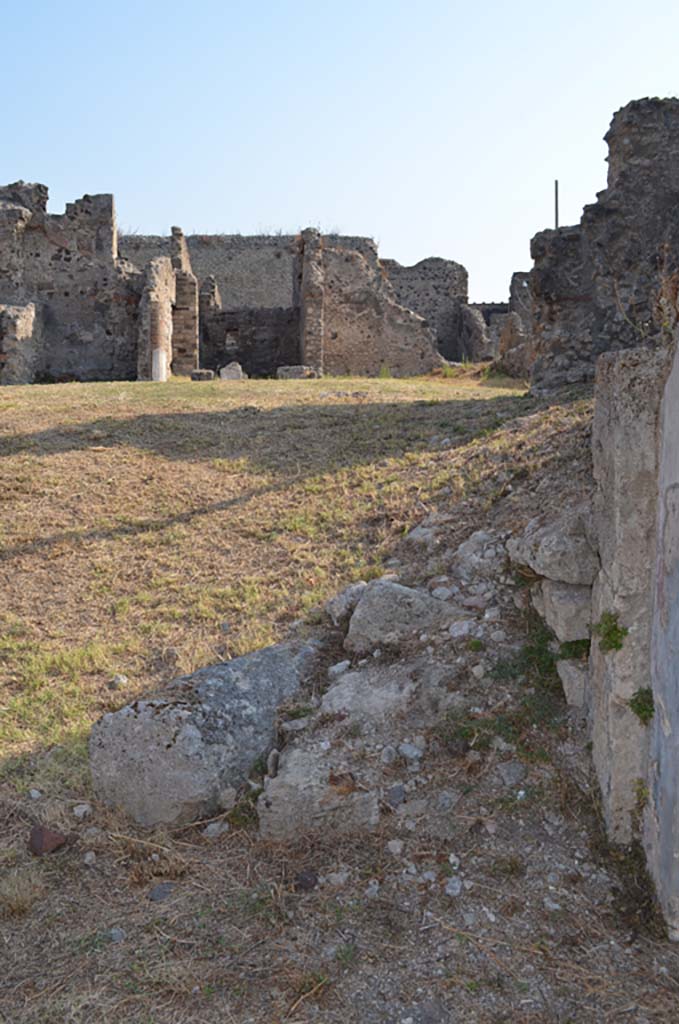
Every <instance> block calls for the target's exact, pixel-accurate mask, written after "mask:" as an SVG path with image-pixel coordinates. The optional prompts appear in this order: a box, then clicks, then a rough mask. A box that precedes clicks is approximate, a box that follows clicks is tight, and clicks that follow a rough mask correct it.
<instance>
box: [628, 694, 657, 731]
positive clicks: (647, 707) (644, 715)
mask: <svg viewBox="0 0 679 1024" xmlns="http://www.w3.org/2000/svg"><path fill="white" fill-rule="evenodd" d="M627 703H628V705H629V708H630V710H631V711H633V712H634V714H635V715H636V716H637V718H638V719H639V721H641V722H643V723H644V725H648V723H649V722H650V721H651V719H652V718H653V714H654V712H655V705H654V703H653V691H652V690H651V689H650V687H648V686H645V687H644V688H643V689H640V690H637V692H636V693H634V694H633V695H632V696H631V697H630V699H629V700H628V701H627Z"/></svg>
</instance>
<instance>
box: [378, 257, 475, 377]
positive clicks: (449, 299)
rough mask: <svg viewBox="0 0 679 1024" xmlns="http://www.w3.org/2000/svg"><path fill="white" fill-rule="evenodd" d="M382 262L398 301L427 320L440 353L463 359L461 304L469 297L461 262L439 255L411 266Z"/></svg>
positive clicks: (394, 261)
mask: <svg viewBox="0 0 679 1024" xmlns="http://www.w3.org/2000/svg"><path fill="white" fill-rule="evenodd" d="M380 262H381V264H382V267H383V268H384V270H385V271H386V273H387V276H388V278H389V281H390V282H391V285H392V288H393V289H394V294H395V296H396V299H397V301H398V302H399V303H400V305H402V306H405V307H406V308H407V309H412V310H413V312H414V313H418V314H419V316H421V317H423V318H424V319H425V320H426V321H427V325H428V326H429V327H430V328H431V329H432V331H433V332H434V335H435V336H436V343H437V345H438V349H439V352H440V353H441V355H443V356H445V358H446V359H452V360H459V359H461V358H462V356H463V352H462V351H461V346H460V330H461V311H460V307H461V305H462V304H464V303H466V302H467V298H468V278H467V271H466V269H465V268H464V267H463V266H462V265H461V264H460V263H455V262H453V261H452V260H444V259H439V258H438V257H432V258H430V259H425V260H420V262H419V263H416V264H415V265H414V266H412V267H405V266H402V265H401V264H400V263H398V262H397V261H396V260H386V259H383V260H381V261H380Z"/></svg>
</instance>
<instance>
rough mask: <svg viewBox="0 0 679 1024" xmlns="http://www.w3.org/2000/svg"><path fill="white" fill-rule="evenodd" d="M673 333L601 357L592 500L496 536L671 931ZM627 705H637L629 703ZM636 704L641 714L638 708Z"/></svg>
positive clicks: (676, 392)
mask: <svg viewBox="0 0 679 1024" xmlns="http://www.w3.org/2000/svg"><path fill="white" fill-rule="evenodd" d="M678 410H679V330H677V329H676V328H675V331H674V337H673V338H672V340H671V341H669V342H668V343H666V344H664V345H662V346H659V347H658V348H657V349H656V350H649V349H648V348H643V347H639V348H636V349H630V350H623V351H620V352H608V353H604V354H603V355H602V356H601V358H600V359H599V361H598V363H597V368H596V383H595V407H594V422H593V432H592V453H593V470H594V484H595V490H594V500H593V508H592V513H591V515H590V514H589V512H588V505H587V503H585V504H583V505H582V506H581V507H579V508H567V509H564V510H563V512H562V514H561V516H560V518H559V519H558V520H557V521H553V522H550V523H546V524H540V523H538V521H534V522H532V523H529V524H528V527H527V528H526V530H525V531H524V532H523V533H522V534H521V535H519V536H517V537H513V538H512V539H511V540H510V541H509V542H508V544H507V549H508V552H509V555H510V557H511V558H512V560H513V561H514V562H515V563H517V564H519V565H526V566H529V567H530V568H531V569H532V570H533V572H534V573H536V574H537V575H538V576H539V577H540V579H539V581H538V582H537V583H536V584H535V585H534V586H533V588H532V591H533V592H532V600H533V604H534V605H535V607H536V608H537V610H538V612H539V613H540V614H541V615H542V616H543V617H544V619H545V620H546V622H547V624H548V625H549V626H550V628H551V629H552V630H553V631H554V633H555V636H556V639H557V641H559V642H560V643H562V644H563V643H568V642H570V641H573V640H585V639H587V638H591V642H590V652H589V658H588V661H587V662H584V661H583V660H581V659H574V660H568V661H566V660H564V661H559V662H558V665H557V668H558V670H559V675H560V677H561V680H562V683H563V686H564V692H565V695H566V699H567V701H568V703H569V704H571V705H572V706H573V707H574V709H575V710H576V711H577V713H578V714H579V715H580V716H582V717H583V718H584V719H585V721H586V727H587V730H588V733H589V737H590V739H591V746H592V759H593V762H594V768H595V771H596V774H597V778H598V782H599V787H600V792H601V806H602V811H603V816H604V820H605V823H606V828H607V831H608V834H609V836H610V838H611V840H612V841H613V842H614V843H618V844H624V845H628V844H630V843H632V842H635V841H639V842H641V843H642V844H643V848H644V850H645V853H646V859H647V864H648V867H649V871H650V874H651V877H652V879H653V881H654V883H655V886H656V891H657V895H658V899H659V902H660V906H661V908H662V910H663V913H664V915H665V919H666V921H667V924H668V930H669V934H670V937H671V938H672V939H674V940H679V789H678V788H677V779H678V778H679V691H678V689H677V665H678V657H679V654H678V652H679V497H677V496H678V495H679V446H678V445H677V436H678V435H679V422H678V421H679V411H678ZM640 702H641V703H640ZM644 711H645V712H646V714H644Z"/></svg>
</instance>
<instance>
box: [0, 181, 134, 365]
mask: <svg viewBox="0 0 679 1024" xmlns="http://www.w3.org/2000/svg"><path fill="white" fill-rule="evenodd" d="M46 204H47V189H46V188H45V186H44V185H30V184H25V183H24V182H17V183H15V184H13V185H9V186H5V187H3V188H0V302H4V303H9V304H25V303H31V302H32V303H34V304H35V331H36V336H37V337H39V338H40V346H39V349H38V350H37V351H36V354H35V363H34V372H35V377H36V378H37V379H40V378H42V379H78V380H107V379H108V380H112V379H124V378H129V377H134V375H135V361H136V348H135V339H136V316H137V307H138V303H139V295H140V287H141V279H140V275H139V274H138V273H137V272H136V271H135V270H134V268H130V267H129V266H128V265H127V264H126V263H125V262H124V261H120V260H118V258H117V238H116V227H115V213H114V207H113V197H112V196H110V195H101V196H83V198H82V199H79V200H77V201H76V202H74V203H69V204H68V205H67V207H66V211H65V213H63V214H48V213H47V212H46Z"/></svg>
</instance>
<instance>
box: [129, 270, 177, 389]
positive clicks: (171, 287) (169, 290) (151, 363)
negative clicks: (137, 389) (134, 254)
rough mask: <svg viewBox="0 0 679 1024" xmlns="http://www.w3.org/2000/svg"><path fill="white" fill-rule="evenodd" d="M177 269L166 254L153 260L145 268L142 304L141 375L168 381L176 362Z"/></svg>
mask: <svg viewBox="0 0 679 1024" xmlns="http://www.w3.org/2000/svg"><path fill="white" fill-rule="evenodd" d="M175 287H176V285H175V272H174V270H173V269H172V263H171V262H170V260H169V259H168V258H167V257H165V256H160V257H158V258H157V259H155V260H151V261H150V262H149V263H148V264H147V266H146V270H145V278H144V290H143V292H142V297H141V301H140V303H139V332H138V341H137V377H138V379H139V380H158V381H164V380H167V378H168V376H169V372H170V367H171V365H172V314H173V305H174V301H175Z"/></svg>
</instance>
